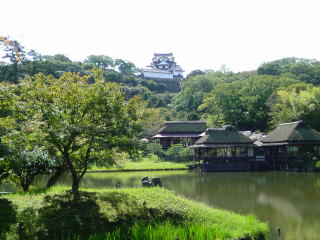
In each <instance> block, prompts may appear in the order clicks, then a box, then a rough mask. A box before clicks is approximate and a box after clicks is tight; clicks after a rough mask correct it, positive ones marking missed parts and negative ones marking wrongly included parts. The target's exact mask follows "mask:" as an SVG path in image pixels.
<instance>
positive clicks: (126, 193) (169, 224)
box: [0, 187, 269, 240]
mask: <svg viewBox="0 0 320 240" xmlns="http://www.w3.org/2000/svg"><path fill="white" fill-rule="evenodd" d="M66 189H67V188H66V187H56V188H53V189H51V190H48V191H47V192H46V191H43V192H38V193H36V192H35V193H28V194H11V195H6V196H3V197H2V199H0V201H2V202H4V203H5V204H0V208H1V206H6V211H5V214H6V215H5V216H4V217H3V216H2V219H3V221H1V220H0V224H3V225H6V226H5V227H4V228H2V229H7V230H6V231H7V232H6V233H5V232H3V231H2V232H0V234H1V233H2V234H7V235H10V237H11V238H12V237H13V238H14V237H19V236H20V237H21V236H22V235H23V234H24V236H23V237H24V238H23V239H41V237H42V238H43V237H49V238H50V239H61V237H66V236H67V237H70V236H72V237H73V236H81V237H82V238H84V239H88V238H89V237H92V236H93V237H95V236H96V238H92V239H151V238H152V239H177V238H179V239H180V240H183V239H189V238H190V237H191V238H192V239H228V238H231V239H241V238H244V239H265V238H266V237H267V234H268V231H269V230H268V226H267V224H265V223H262V222H260V221H258V220H257V219H256V218H255V217H254V216H251V215H248V216H243V215H239V214H236V213H233V212H229V211H225V210H220V209H215V208H210V207H208V206H206V205H204V204H202V203H199V202H195V201H191V200H187V199H185V198H183V197H180V196H178V195H176V194H174V193H173V192H172V191H169V190H165V189H162V188H134V189H118V190H114V189H103V190H101V189H99V190H97V189H82V192H81V198H80V199H79V200H77V201H75V200H74V199H73V198H72V196H71V195H70V194H69V193H66V191H65V190H66ZM14 206H16V207H14ZM0 212H3V211H2V210H1V209H0ZM10 223H11V225H12V224H17V223H19V226H23V228H20V230H19V227H18V228H15V227H12V228H10V226H9V227H8V225H10ZM1 227H2V226H1ZM21 229H22V230H21ZM106 229H108V232H107V230H106ZM19 231H20V232H19ZM21 234H22V235H21ZM102 236H103V237H102ZM71 239H73V238H71Z"/></svg>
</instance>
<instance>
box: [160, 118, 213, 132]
mask: <svg viewBox="0 0 320 240" xmlns="http://www.w3.org/2000/svg"><path fill="white" fill-rule="evenodd" d="M206 128H207V123H206V122H204V121H167V122H165V125H164V127H162V128H161V129H160V130H159V131H158V133H201V132H204V131H205V130H206Z"/></svg>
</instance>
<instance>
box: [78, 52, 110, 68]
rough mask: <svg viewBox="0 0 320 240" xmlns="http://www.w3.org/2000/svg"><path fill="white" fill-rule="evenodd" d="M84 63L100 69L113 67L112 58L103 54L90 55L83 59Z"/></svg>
mask: <svg viewBox="0 0 320 240" xmlns="http://www.w3.org/2000/svg"><path fill="white" fill-rule="evenodd" d="M84 63H85V64H87V65H88V66H90V65H92V66H94V67H97V68H101V69H102V70H107V69H113V68H114V62H113V59H112V58H111V57H108V56H105V55H90V56H88V57H87V59H86V60H84ZM91 68H92V67H91Z"/></svg>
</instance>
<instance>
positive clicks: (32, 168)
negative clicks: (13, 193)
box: [7, 148, 55, 191]
mask: <svg viewBox="0 0 320 240" xmlns="http://www.w3.org/2000/svg"><path fill="white" fill-rule="evenodd" d="M12 151H13V152H12V153H11V154H10V155H9V156H8V157H7V158H9V160H8V162H9V169H10V173H11V175H10V178H11V179H12V180H14V181H15V180H16V179H17V180H18V181H19V183H20V186H21V187H22V189H23V191H28V190H29V186H30V184H31V183H32V181H33V180H34V178H35V177H36V176H37V175H40V174H46V173H49V172H50V171H51V170H52V168H53V166H54V164H55V161H54V159H52V158H51V157H50V156H49V154H48V153H47V152H45V151H43V150H41V149H39V148H36V149H33V150H29V149H25V150H22V149H14V150H12Z"/></svg>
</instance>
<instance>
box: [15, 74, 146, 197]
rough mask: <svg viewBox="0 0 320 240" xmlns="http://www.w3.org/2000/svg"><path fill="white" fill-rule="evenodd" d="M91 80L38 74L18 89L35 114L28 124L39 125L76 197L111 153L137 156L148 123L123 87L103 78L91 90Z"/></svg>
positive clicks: (24, 102)
mask: <svg viewBox="0 0 320 240" xmlns="http://www.w3.org/2000/svg"><path fill="white" fill-rule="evenodd" d="M88 77H89V76H84V77H81V76H80V75H79V74H75V73H64V74H63V75H62V76H61V77H60V78H58V79H55V78H53V77H52V76H44V75H43V74H38V75H36V76H35V77H29V78H27V79H26V80H25V81H24V82H23V83H21V84H20V89H21V94H20V96H21V104H25V107H26V108H32V109H33V110H34V111H36V112H35V113H34V114H33V116H31V117H30V119H29V121H31V122H38V123H39V126H38V127H39V133H40V135H41V138H43V142H42V144H44V145H45V147H46V148H47V149H49V150H50V149H51V150H50V151H52V152H55V153H56V157H57V158H58V160H59V161H60V162H61V163H63V165H64V166H66V167H67V169H68V170H69V171H70V172H71V176H72V191H73V192H74V193H76V194H77V193H78V189H79V183H80V180H81V179H82V177H83V176H84V174H85V173H86V172H87V169H88V165H89V164H90V163H94V162H95V161H97V160H98V159H99V161H101V160H103V159H105V160H106V161H108V158H107V157H106V156H108V153H109V152H110V150H114V149H117V150H118V151H126V152H129V153H134V152H135V151H136V148H135V138H136V136H137V135H138V134H139V133H140V132H141V130H142V122H143V119H144V116H143V114H142V113H143V111H142V108H143V106H142V105H141V103H140V99H139V98H138V97H135V98H132V99H130V100H129V101H126V100H125V97H124V94H123V93H122V92H121V90H120V87H119V85H118V84H115V83H108V82H105V81H104V79H102V77H101V72H97V75H96V79H95V83H93V84H88Z"/></svg>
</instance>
